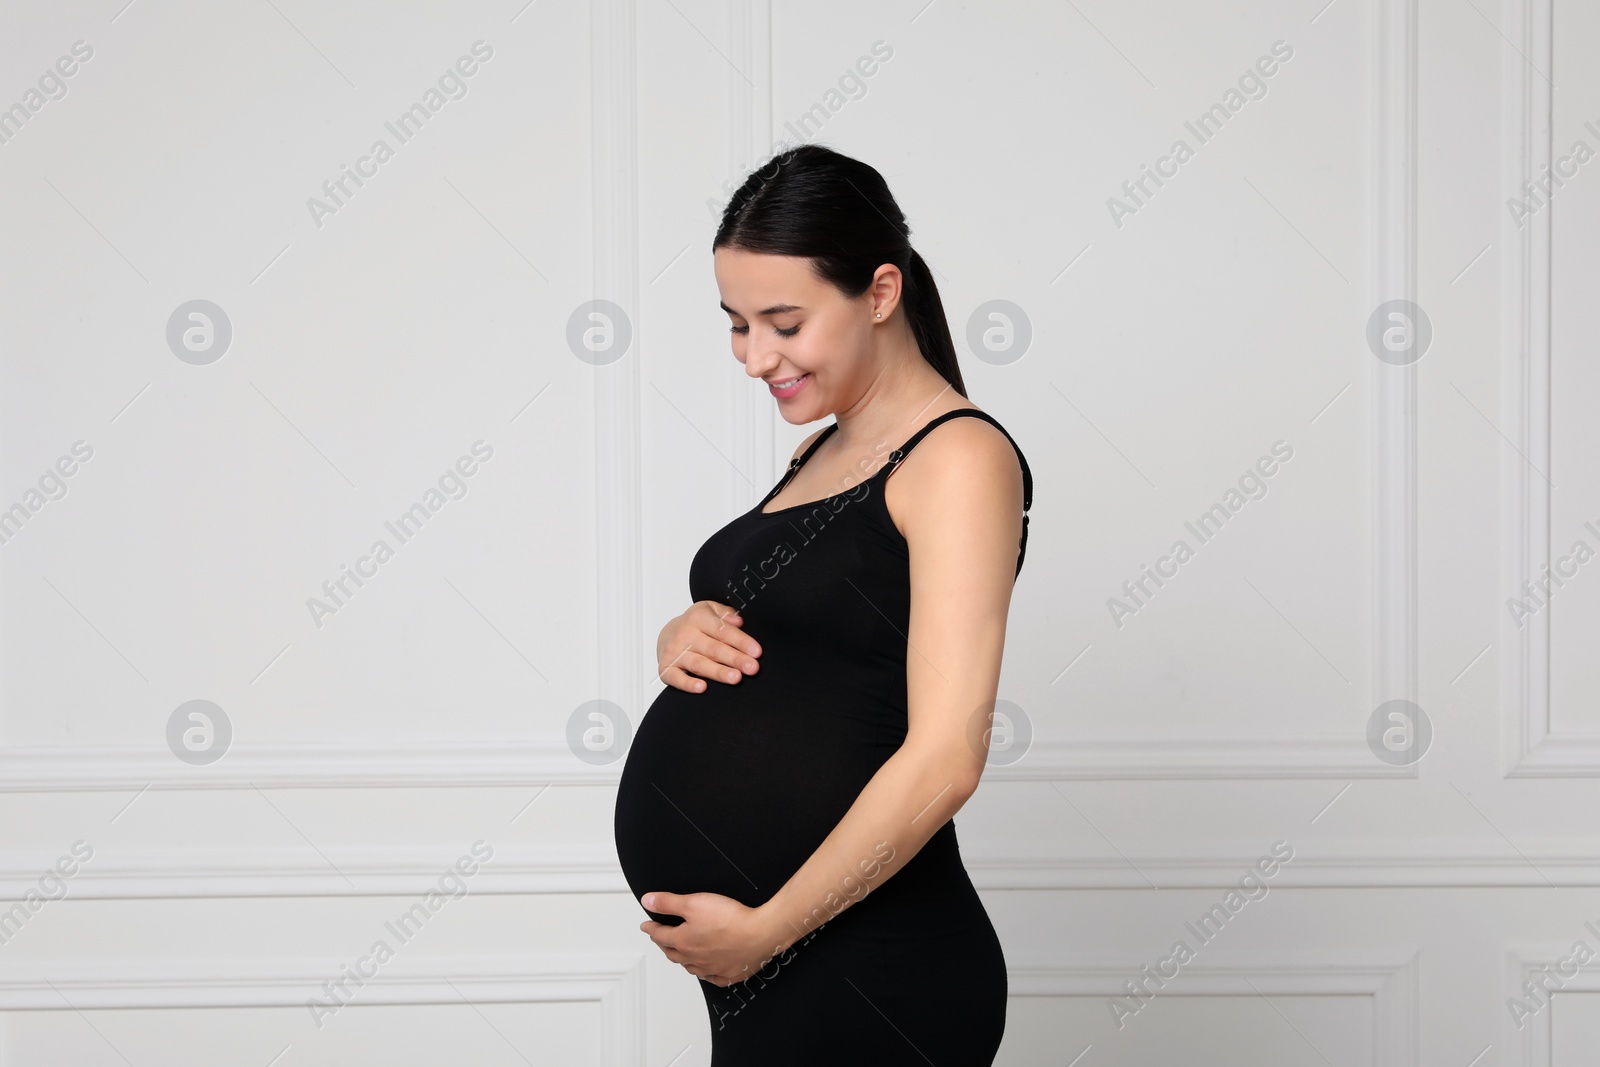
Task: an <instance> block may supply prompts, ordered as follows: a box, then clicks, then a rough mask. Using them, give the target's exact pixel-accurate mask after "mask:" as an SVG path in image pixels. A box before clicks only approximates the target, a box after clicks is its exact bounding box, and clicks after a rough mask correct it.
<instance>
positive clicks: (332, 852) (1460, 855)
mask: <svg viewBox="0 0 1600 1067" xmlns="http://www.w3.org/2000/svg"><path fill="white" fill-rule="evenodd" d="M1124 851H1125V853H1126V855H1125V856H1124V855H1116V856H1107V855H1104V854H1096V855H1085V854H1084V850H1083V849H1081V848H1077V847H1074V846H1071V845H1068V844H1065V843H1063V844H1053V843H1052V844H1040V845H1030V844H1019V843H1015V842H1009V843H1002V844H989V843H986V842H985V841H983V840H982V839H975V840H970V841H968V842H964V843H963V845H962V857H963V860H964V863H965V866H966V868H967V870H968V872H969V873H970V875H971V877H972V882H973V884H974V885H976V886H977V887H978V888H979V889H982V890H985V891H992V892H1007V891H1024V892H1025V891H1034V890H1094V889H1138V890H1145V891H1149V890H1150V888H1151V886H1152V885H1154V886H1156V887H1158V889H1160V890H1169V889H1226V888H1231V887H1233V886H1236V885H1237V884H1238V880H1239V878H1240V877H1241V875H1242V872H1244V871H1246V870H1249V869H1250V868H1251V867H1252V866H1253V865H1254V864H1255V862H1256V860H1257V859H1259V858H1260V847H1259V845H1250V844H1246V843H1237V842H1230V841H1216V842H1211V843H1209V845H1207V846H1206V847H1200V846H1196V845H1195V844H1194V843H1193V842H1184V843H1182V844H1178V843H1174V844H1172V845H1170V846H1162V845H1159V844H1157V845H1146V846H1144V847H1143V848H1142V849H1141V850H1138V851H1131V852H1130V851H1126V850H1124ZM57 858H58V857H57V856H56V855H54V854H51V855H46V854H44V853H42V852H40V853H33V852H25V851H21V850H13V851H7V852H3V853H0V895H3V896H4V897H5V898H6V900H7V901H8V902H9V901H16V900H20V899H22V897H23V895H24V894H25V893H27V892H28V891H29V890H30V889H33V890H37V889H38V882H39V878H40V876H41V874H42V873H43V872H44V871H46V870H47V869H49V868H50V867H51V866H52V865H53V864H54V862H55V860H56V859H57ZM455 858H456V855H455V852H454V851H449V850H444V849H439V848H428V847H418V846H400V847H373V846H360V847H354V848H339V847H333V846H328V847H324V848H322V850H321V852H320V853H317V852H313V851H312V850H310V849H309V848H284V847H279V846H271V847H260V848H253V847H232V848H226V847H224V848H186V849H115V848H111V847H109V846H108V847H103V848H100V849H98V850H97V851H96V853H95V857H94V859H93V860H92V861H90V862H88V863H85V864H83V865H81V866H80V867H79V869H78V872H77V874H75V875H74V876H73V877H72V878H71V879H70V880H68V882H67V894H68V897H67V899H69V900H115V899H155V898H178V897H198V898H220V897H347V896H361V897H367V896H374V897H377V896H407V897H415V896H421V895H423V894H424V893H426V892H428V891H429V890H430V889H436V888H437V887H438V880H439V872H440V871H442V870H444V869H445V868H446V867H447V866H449V864H450V863H451V862H452V861H453V860H454V859H455ZM1272 885H1273V887H1274V888H1286V889H1287V888H1298V889H1308V888H1386V889H1412V888H1438V887H1449V888H1518V887H1534V888H1545V887H1548V886H1550V885H1558V886H1562V887H1595V886H1600V850H1597V849H1596V847H1595V844H1594V842H1593V841H1583V840H1573V839H1563V840H1549V841H1543V842H1528V843H1526V847H1525V848H1524V849H1523V850H1522V854H1520V855H1514V854H1509V853H1507V852H1506V850H1505V849H1504V848H1497V847H1495V845H1494V843H1493V842H1488V841H1485V842H1472V841H1466V842H1461V843H1459V844H1455V843H1452V844H1448V845H1430V846H1427V847H1415V846H1412V845H1409V844H1407V843H1404V842H1384V841H1370V842H1359V843H1355V844H1352V845H1347V846H1345V847H1342V848H1340V849H1338V850H1328V851H1322V852H1319V853H1309V852H1307V851H1305V850H1304V849H1301V850H1299V851H1298V852H1297V854H1296V856H1295V859H1294V862H1293V863H1290V864H1285V865H1283V866H1281V867H1280V868H1279V869H1278V873H1277V874H1276V875H1274V877H1273V879H1272ZM471 891H472V893H474V894H489V895H498V894H541V893H627V892H629V889H628V885H627V883H626V881H624V879H623V877H622V872H621V869H620V867H619V866H618V863H617V856H616V851H615V849H614V847H613V846H612V845H611V843H610V842H599V841H594V842H581V843H571V844H553V845H539V846H500V847H498V848H496V850H495V857H494V859H493V861H491V862H488V863H484V864H482V865H481V866H480V868H479V870H478V873H477V874H476V875H475V876H474V877H473V882H472V889H471ZM56 906H59V902H53V903H51V904H48V905H45V908H52V907H56ZM8 907H9V904H8V905H4V906H0V912H3V911H5V910H7V908H8ZM42 910H43V909H41V912H42Z"/></svg>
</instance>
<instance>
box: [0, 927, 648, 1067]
mask: <svg viewBox="0 0 1600 1067" xmlns="http://www.w3.org/2000/svg"><path fill="white" fill-rule="evenodd" d="M349 962H350V961H349V960H348V959H317V960H310V959H300V960H276V959H274V960H265V959H259V960H150V961H141V962H137V963H130V962H125V961H121V960H87V961H86V960H81V959H72V960H63V961H39V960H28V961H25V962H17V963H13V962H10V961H4V962H0V1012H11V1011H70V1010H72V1009H73V1008H76V1009H78V1010H80V1011H88V1010H95V1009H100V1010H105V1009H150V1008H284V1007H293V1008H304V1007H305V1005H306V1001H307V999H308V998H309V997H312V996H314V995H319V994H320V991H321V989H322V985H323V983H324V982H326V981H328V980H329V979H330V978H332V977H335V976H337V975H338V974H340V972H341V968H343V967H345V966H346V965H348V964H349ZM643 972H644V961H643V958H642V957H640V956H637V955H633V954H622V953H584V954H574V955H559V954H549V955H543V954H541V955H535V956H517V957H515V958H512V957H507V956H459V957H415V956H407V955H405V954H404V953H401V954H399V955H396V957H395V958H394V959H393V960H392V961H390V962H389V963H388V964H386V965H385V966H384V967H383V968H382V969H381V970H380V971H379V972H378V974H377V976H376V977H374V978H371V979H369V980H367V981H366V983H365V984H363V985H362V986H361V987H360V989H358V990H356V992H355V996H354V998H353V999H352V1000H350V1001H349V1002H348V1004H347V1005H346V1006H347V1007H348V1008H350V1009H351V1010H359V1009H360V1008H362V1007H364V1006H366V1007H371V1006H377V1005H393V1004H438V1005H459V1004H462V1003H463V1000H462V996H463V994H465V995H466V997H467V998H469V1000H470V1001H471V1002H472V1003H475V1004H485V1003H494V1004H548V1003H557V1002H578V1003H594V1004H598V1005H599V1008H600V1016H601V1025H600V1040H601V1063H603V1064H605V1065H606V1067H642V1065H643V1064H644V1063H645V1027H644V973H643ZM452 983H453V984H452ZM458 989H459V990H460V992H458V991H457V990H458ZM58 990H59V992H58ZM63 997H64V998H65V1000H63ZM307 1027H308V1034H307V1038H308V1039H310V1038H311V1037H312V1036H313V1035H314V1034H315V1027H314V1024H313V1023H312V1022H311V1021H310V1020H309V1019H308V1020H307Z"/></svg>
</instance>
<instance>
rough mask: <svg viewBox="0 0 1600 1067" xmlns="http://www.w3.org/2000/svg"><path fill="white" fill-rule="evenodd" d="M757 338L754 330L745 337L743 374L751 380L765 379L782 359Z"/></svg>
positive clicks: (774, 350)
mask: <svg viewBox="0 0 1600 1067" xmlns="http://www.w3.org/2000/svg"><path fill="white" fill-rule="evenodd" d="M758 337H759V334H758V332H757V331H756V330H755V329H751V331H750V332H749V333H748V334H746V335H745V342H744V344H745V348H744V372H745V373H746V374H748V375H749V376H750V377H752V378H765V377H766V376H767V375H768V374H771V373H772V371H773V369H774V368H775V367H777V365H778V363H779V362H780V361H781V360H782V358H783V357H782V356H781V355H780V354H779V353H778V351H777V349H775V348H773V347H770V346H769V344H768V342H766V341H765V340H758Z"/></svg>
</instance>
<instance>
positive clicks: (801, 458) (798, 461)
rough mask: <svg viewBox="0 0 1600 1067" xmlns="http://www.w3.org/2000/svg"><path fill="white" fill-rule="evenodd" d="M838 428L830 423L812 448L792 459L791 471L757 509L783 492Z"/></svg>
mask: <svg viewBox="0 0 1600 1067" xmlns="http://www.w3.org/2000/svg"><path fill="white" fill-rule="evenodd" d="M838 428H839V424H838V423H837V422H830V423H829V424H828V425H827V426H826V427H825V428H824V429H823V431H822V432H821V433H819V434H817V439H816V440H815V441H812V442H811V447H810V448H808V449H806V450H805V451H804V452H802V453H800V454H799V455H798V456H796V457H794V458H793V459H791V460H790V461H789V469H788V470H786V471H784V472H783V477H782V478H779V479H778V484H777V485H775V486H773V487H772V491H771V492H770V493H768V494H767V495H766V496H764V497H762V498H761V503H759V504H757V505H756V507H757V509H760V508H764V507H766V506H767V501H769V500H771V499H772V498H773V497H775V496H777V495H778V494H779V493H781V492H783V487H784V486H786V485H788V484H789V479H791V478H793V477H794V472H795V471H797V470H799V469H800V468H801V467H803V466H805V465H806V460H808V459H810V458H811V454H812V453H813V452H815V451H816V450H817V449H819V448H821V447H822V442H824V441H826V440H827V439H828V438H829V437H830V436H832V434H833V431H835V430H837V429H838Z"/></svg>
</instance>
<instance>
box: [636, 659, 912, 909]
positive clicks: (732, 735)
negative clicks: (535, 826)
mask: <svg viewBox="0 0 1600 1067" xmlns="http://www.w3.org/2000/svg"><path fill="white" fill-rule="evenodd" d="M760 677H761V676H760V675H759V674H758V675H754V676H751V677H747V678H745V679H744V680H742V681H740V682H739V683H737V684H735V685H731V686H730V685H721V684H718V683H715V682H713V683H711V685H710V687H709V688H708V689H707V691H706V692H704V693H685V692H683V691H682V690H680V689H675V688H671V687H669V688H667V689H665V690H663V691H662V693H661V695H660V696H659V697H657V698H656V701H655V703H653V704H652V705H651V706H650V710H649V711H648V712H647V713H646V715H645V717H644V720H643V721H642V722H641V723H640V726H639V730H638V732H637V734H636V735H635V737H634V739H633V744H632V747H631V748H630V749H629V752H628V756H627V761H626V763H625V764H624V766H623V771H622V777H621V779H620V781H619V782H618V786H617V801H616V808H615V812H614V832H615V837H616V846H617V857H618V860H619V861H620V863H621V866H622V871H623V876H624V877H625V878H626V880H627V882H628V886H629V888H630V889H632V890H633V893H634V896H636V897H638V896H642V895H643V894H645V893H647V892H651V891H666V892H671V893H720V894H722V895H724V896H729V897H732V898H734V899H735V900H738V901H740V902H742V903H744V904H746V905H748V906H751V907H754V906H756V905H758V904H761V903H763V902H764V901H766V900H767V899H768V898H770V897H771V896H772V895H773V894H774V893H776V892H777V891H778V889H780V888H781V887H782V885H783V883H784V882H786V881H787V880H788V879H789V876H790V875H792V874H793V873H794V872H795V871H796V870H798V869H799V867H800V865H801V864H803V863H804V862H805V861H806V859H807V858H809V857H810V855H811V853H812V852H814V851H815V850H816V848H817V846H818V845H820V844H821V843H822V841H823V839H824V838H826V837H827V836H828V834H829V832H830V831H832V829H833V827H834V826H836V825H837V824H838V822H839V820H840V819H841V818H843V817H844V814H845V812H847V811H848V810H849V809H850V805H851V804H852V803H854V802H855V799H856V797H857V796H858V795H859V794H860V792H861V790H862V788H863V787H864V786H865V785H866V784H867V782H868V781H869V780H870V779H871V778H872V775H873V774H874V773H875V772H876V770H877V768H878V767H879V766H881V765H882V763H883V761H884V760H885V759H887V758H888V756H889V755H890V754H892V748H887V747H886V745H885V743H884V741H883V740H882V738H883V737H884V736H886V733H885V731H884V730H883V729H882V723H881V721H880V720H879V719H878V718H877V717H875V716H874V715H873V714H870V713H852V711H851V710H850V709H849V708H848V707H843V706H841V702H840V700H839V698H838V695H837V694H834V695H833V696H832V698H831V703H830V701H829V698H827V697H826V696H825V695H823V694H818V693H810V692H808V691H807V690H806V689H805V688H803V687H799V686H794V685H785V684H779V682H778V680H776V679H773V678H771V677H769V678H766V679H763V680H762V681H761V682H760V683H759V684H752V683H756V682H757V679H758V678H760ZM844 703H845V704H848V703H849V702H844ZM655 917H656V918H657V919H658V921H661V922H669V923H676V922H678V921H680V920H679V919H677V918H676V917H672V916H666V915H656V916H655Z"/></svg>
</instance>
